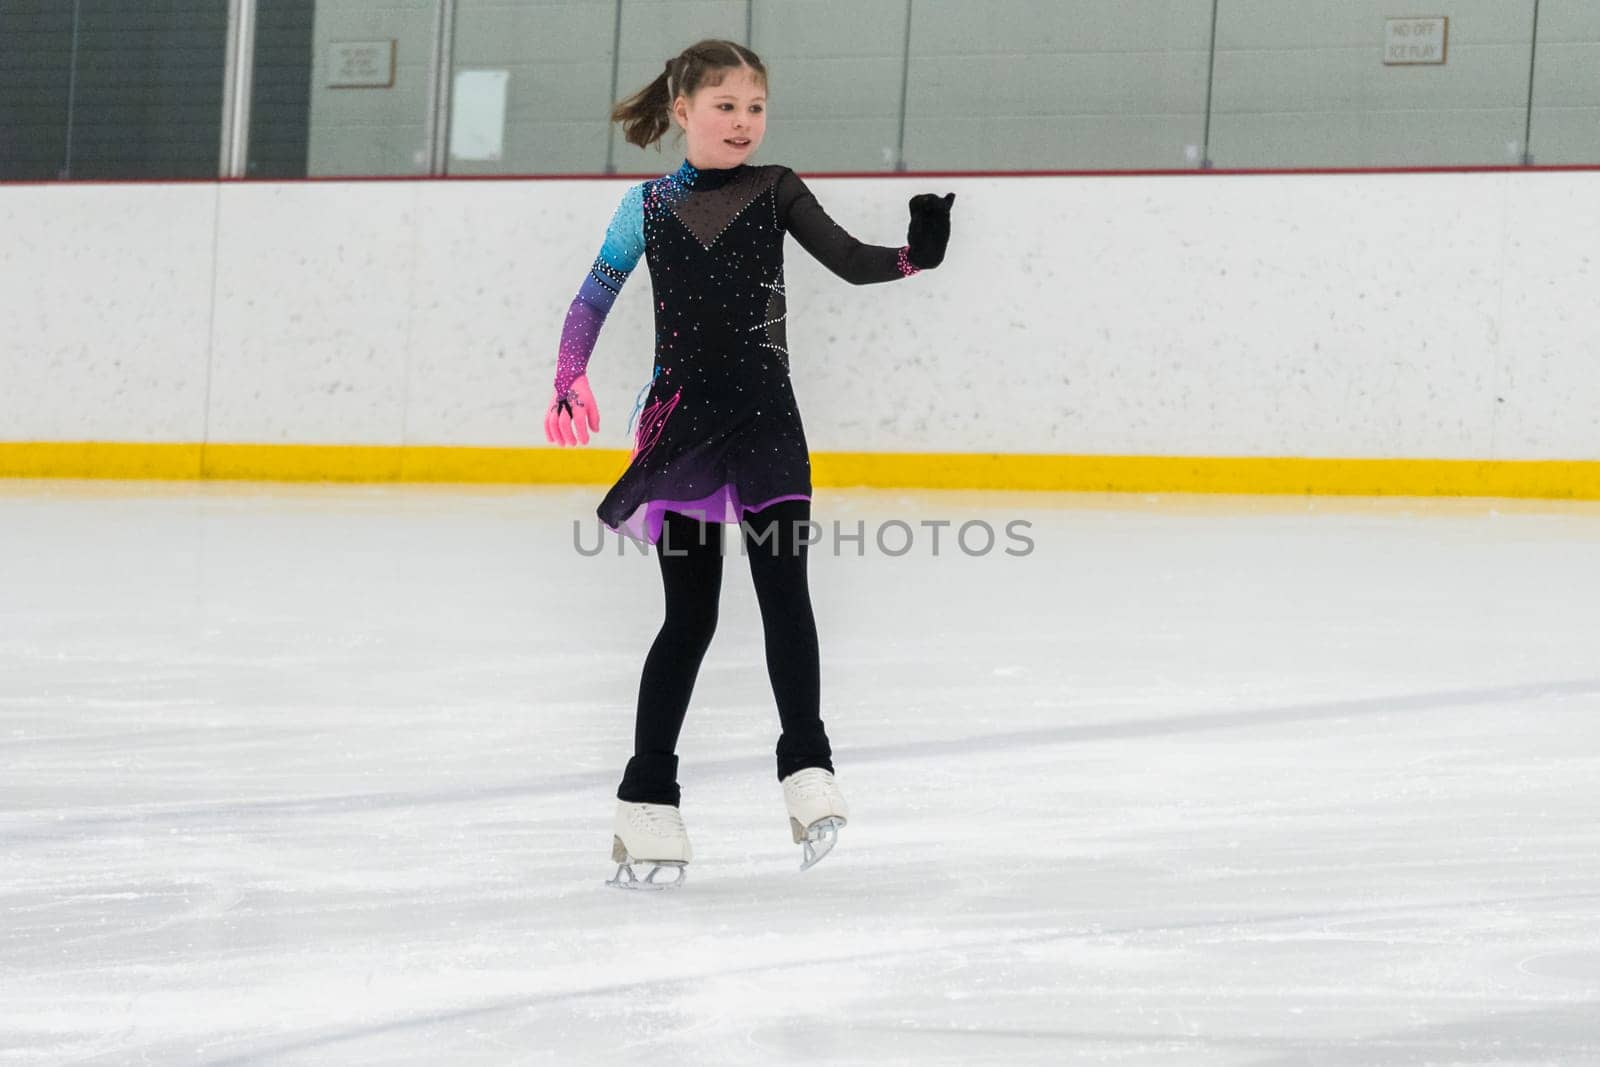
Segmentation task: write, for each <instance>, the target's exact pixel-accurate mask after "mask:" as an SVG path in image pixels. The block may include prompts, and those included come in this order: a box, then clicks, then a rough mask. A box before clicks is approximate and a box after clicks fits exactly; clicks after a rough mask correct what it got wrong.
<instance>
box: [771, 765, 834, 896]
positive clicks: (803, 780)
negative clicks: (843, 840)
mask: <svg viewBox="0 0 1600 1067" xmlns="http://www.w3.org/2000/svg"><path fill="white" fill-rule="evenodd" d="M783 800H784V803H785V804H787V805H788V806H789V829H790V831H791V832H792V833H793V834H794V843H795V844H797V845H799V846H800V849H801V853H800V854H801V860H800V869H801V870H802V871H804V870H809V869H810V868H811V867H813V866H815V865H816V863H817V861H818V860H820V859H822V857H824V856H826V855H827V854H828V853H829V852H832V851H833V846H834V845H835V844H836V843H837V842H838V840H839V827H841V826H843V825H844V824H845V822H846V820H847V819H848V818H849V816H850V811H849V809H848V808H846V807H845V803H844V794H842V793H840V792H839V783H838V782H836V781H834V778H833V772H832V771H829V770H824V769H823V768H821V767H806V768H804V769H802V770H798V771H795V772H794V773H793V774H791V775H789V777H787V778H785V779H784V780H783Z"/></svg>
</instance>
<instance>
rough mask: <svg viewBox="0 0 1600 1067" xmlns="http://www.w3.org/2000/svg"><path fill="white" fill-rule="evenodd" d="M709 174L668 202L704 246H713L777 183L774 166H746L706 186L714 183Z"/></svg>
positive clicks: (670, 198) (673, 211) (674, 212)
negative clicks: (745, 210)
mask: <svg viewBox="0 0 1600 1067" xmlns="http://www.w3.org/2000/svg"><path fill="white" fill-rule="evenodd" d="M707 178H708V176H707V175H704V174H703V175H702V178H701V181H700V182H698V183H696V185H695V186H694V187H693V188H691V189H687V190H684V191H682V192H679V193H678V195H676V196H672V197H669V198H668V201H667V203H668V206H669V207H670V208H671V210H672V213H673V214H674V215H676V216H677V217H678V220H679V221H680V222H682V223H683V225H684V226H685V228H687V229H688V231H689V232H690V233H692V234H694V237H695V240H697V241H699V242H700V245H701V247H703V248H706V249H709V248H710V247H711V246H712V245H713V244H715V243H716V241H717V238H718V237H720V236H722V232H723V231H724V230H726V229H727V228H728V227H729V226H730V225H731V224H732V223H733V220H734V219H736V218H738V217H739V215H740V213H742V212H743V211H744V209H745V208H747V207H749V206H750V205H751V204H753V203H754V202H755V200H756V198H757V197H759V196H760V195H761V194H762V193H764V192H766V190H768V189H770V188H771V187H772V186H773V184H774V183H775V182H776V181H777V174H776V173H775V172H774V169H771V168H765V167H763V168H754V167H743V168H740V169H739V170H738V171H736V172H734V174H733V176H732V177H730V178H728V179H727V180H726V181H724V182H722V183H721V184H720V185H716V186H715V187H714V188H705V187H704V186H705V185H708V184H710V182H709V181H708V180H707Z"/></svg>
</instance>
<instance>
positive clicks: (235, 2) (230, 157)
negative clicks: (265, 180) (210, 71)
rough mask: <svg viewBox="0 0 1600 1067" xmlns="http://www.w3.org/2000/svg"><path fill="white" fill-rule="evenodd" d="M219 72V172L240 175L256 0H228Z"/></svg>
mask: <svg viewBox="0 0 1600 1067" xmlns="http://www.w3.org/2000/svg"><path fill="white" fill-rule="evenodd" d="M227 32H228V36H227V48H226V52H225V58H224V61H223V73H222V153H221V155H222V158H221V160H220V163H219V166H218V168H217V169H218V173H219V174H220V175H221V176H222V177H224V178H243V177H244V176H245V175H246V173H247V172H248V170H249V167H250V91H251V87H252V85H253V84H254V81H255V65H256V64H255V53H256V0H228V31H227Z"/></svg>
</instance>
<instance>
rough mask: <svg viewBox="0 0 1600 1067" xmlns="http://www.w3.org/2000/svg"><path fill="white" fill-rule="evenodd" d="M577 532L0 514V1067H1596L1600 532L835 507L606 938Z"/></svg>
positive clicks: (1106, 503) (632, 607)
mask: <svg viewBox="0 0 1600 1067" xmlns="http://www.w3.org/2000/svg"><path fill="white" fill-rule="evenodd" d="M601 491H602V490H596V489H594V488H589V487H577V488H574V487H558V488H524V487H496V488H461V487H418V486H292V485H276V486H274V485H252V484H228V483H172V484H165V483H140V482H127V483H117V482H108V483H96V482H86V481H85V482H79V481H63V482H51V481H9V482H0V530H3V531H4V538H5V543H4V551H3V552H0V920H3V923H0V994H3V995H0V1064H6V1065H11V1064H159V1065H175V1064H215V1065H222V1064H291V1065H300V1064H339V1065H346V1067H348V1065H367V1064H384V1065H392V1064H430V1065H435V1064H575V1063H606V1064H618V1063H626V1062H634V1061H640V1062H652V1063H682V1064H696V1065H702V1064H707V1065H710V1064H741V1065H743V1064H771V1063H780V1064H782V1063H807V1064H819V1063H826V1064H869V1063H908V1064H912V1063H914V1064H919V1065H957V1064H961V1065H966V1064H988V1063H993V1064H1063V1063H1111V1064H1181V1065H1185V1067H1190V1065H1193V1067H1205V1065H1235V1064H1237V1065H1253V1067H1269V1065H1272V1067H1277V1065H1285V1067H1286V1065H1297V1064H1328V1065H1348V1067H1369V1065H1375V1064H1419V1065H1420V1064H1559V1065H1562V1067H1570V1065H1575V1064H1600V823H1597V816H1600V610H1597V605H1600V506H1596V505H1593V504H1559V503H1513V502H1504V501H1500V502H1495V501H1416V500H1393V501H1366V500H1334V499H1326V498H1324V499H1317V500H1305V499H1298V498H1296V499H1243V498H1226V497H1218V498H1201V497H1178V496H1169V497H1160V498H1152V497H1141V496H1066V495H1062V496H1056V495H1049V494H1015V495H1010V494H1007V495H996V494H977V493H906V492H868V491H840V490H823V491H821V492H820V493H819V496H818V503H817V510H816V518H817V519H818V520H819V522H820V523H821V524H822V534H823V543H822V544H821V545H819V546H818V548H816V549H814V550H813V556H812V564H811V574H812V593H813V598H814V601H815V604H816V610H817V616H818V622H819V625H820V633H821V644H822V652H823V702H824V717H825V719H826V721H827V723H828V725H829V729H830V732H831V733H832V735H833V739H834V745H835V750H836V762H837V765H838V768H839V780H840V783H841V785H842V786H843V787H844V789H845V791H846V795H847V796H848V797H849V799H850V803H851V806H852V816H853V818H852V821H851V824H850V826H849V827H847V828H846V829H845V831H844V833H843V835H842V839H841V843H840V845H839V847H838V848H837V849H836V850H835V851H834V853H833V854H832V855H831V856H829V857H828V858H827V859H826V860H824V861H823V863H822V864H821V865H820V866H818V867H816V868H815V869H813V870H810V871H807V872H805V873H804V874H801V873H800V872H799V871H798V870H797V867H798V864H799V850H798V848H797V847H796V846H795V845H794V844H793V843H792V842H791V841H790V839H789V836H788V831H787V825H786V817H785V814H784V810H783V803H782V797H781V791H780V790H779V787H778V784H777V781H776V778H775V774H774V770H773V760H772V746H773V743H774V741H775V739H776V732H777V715H776V711H775V710H774V706H773V700H772V694H771V690H770V688H769V686H768V682H767V678H766V673H765V667H764V664H763V660H762V652H761V649H762V646H761V639H760V627H759V615H758V613H757V610H756V605H755V597H754V593H753V591H752V589H751V585H750V580H749V574H748V570H747V567H746V564H745V561H744V560H742V559H739V558H738V555H737V548H736V547H732V546H731V545H730V548H731V549H732V551H733V553H734V557H733V558H731V559H730V560H729V561H728V567H727V568H726V572H725V576H724V585H723V598H722V616H721V624H720V628H719V631H718V634H717V637H716V640H715V641H714V642H713V644H712V647H711V651H710V654H709V656H708V657H707V660H706V663H705V666H704V668H703V670H702V672H701V676H700V682H699V685H698V687H697V689H696V692H695V701H694V706H693V707H692V708H691V711H690V715H689V720H688V723H687V726H686V728H685V733H684V738H683V744H682V746H681V748H680V754H681V756H682V769H681V774H680V780H681V782H682V785H683V791H684V803H683V812H684V816H685V819H686V821H687V823H688V825H689V830H690V834H691V837H692V840H693V843H694V849H695V862H694V863H693V864H692V866H691V868H690V872H689V878H688V882H687V884H686V885H685V886H684V887H683V888H682V889H681V890H678V891H675V892H668V893H624V892H620V891H617V890H614V889H608V888H606V887H605V886H604V884H603V883H604V881H605V879H606V878H607V877H609V876H610V874H611V873H612V871H613V870H614V866H613V865H612V864H611V863H610V862H609V849H610V835H611V817H612V810H613V805H614V800H613V797H614V790H615V787H616V783H617V780H618V778H619V776H620V774H621V770H622V766H623V763H624V762H625V761H626V759H627V756H628V755H629V753H630V751H631V748H630V746H631V738H632V716H633V707H634V701H635V699H636V695H637V686H638V682H639V672H640V668H641V665H642V663H643V659H644V654H645V651H646V649H647V647H648V645H649V643H650V640H651V638H652V637H653V635H654V633H655V629H656V627H657V625H658V624H659V612H660V608H661V593H660V586H659V580H658V577H657V572H656V564H655V562H654V560H653V559H651V558H648V557H644V556H641V555H638V554H637V553H636V552H634V551H633V550H631V549H630V550H628V554H626V555H622V556H619V555H618V554H617V553H616V551H615V549H616V547H617V546H618V544H619V543H618V542H617V540H616V539H615V538H614V537H609V535H608V537H609V539H608V540H605V541H601V540H600V538H599V535H598V532H597V528H596V527H595V525H594V519H593V508H594V505H595V504H596V503H597V501H598V498H599V495H600V492H601ZM574 520H577V521H578V522H579V523H580V526H579V527H578V529H577V530H576V531H575V530H574V525H573V524H574ZM1014 520H1020V521H1024V522H1027V523H1029V524H1031V525H1029V526H1028V527H1026V528H1025V534H1026V537H1027V538H1028V539H1029V540H1030V542H1031V545H1032V549H1031V551H1027V550H1026V548H1024V547H1022V546H1021V545H1020V543H1019V542H1016V541H1014V540H1011V539H1008V537H1007V535H1006V532H1005V526H1006V524H1007V523H1009V522H1012V521H1014ZM940 521H948V522H950V523H951V524H952V525H951V526H949V527H940V528H938V529H939V531H940V533H941V535H942V536H941V540H940V545H939V552H938V553H937V554H935V553H934V551H933V548H932V543H931V540H930V535H931V533H932V532H933V530H934V529H935V528H934V527H929V526H923V525H922V524H923V523H924V522H930V523H931V522H940ZM835 522H838V523H839V524H840V527H839V528H840V529H841V530H842V532H844V533H853V532H854V531H855V530H856V525H855V524H856V523H857V522H861V523H863V526H862V530H863V531H864V535H865V536H864V537H863V539H862V542H861V543H859V548H858V543H856V542H851V541H845V542H843V543H842V544H840V545H838V549H839V550H838V551H837V552H836V551H835V544H834V539H833V529H834V528H833V523H835ZM969 522H986V523H988V524H989V526H990V528H992V529H994V530H995V531H996V532H997V534H998V541H997V544H996V546H995V548H994V549H993V550H991V551H989V552H987V553H979V554H975V555H967V554H965V553H964V552H962V551H961V550H960V549H959V548H958V547H956V546H954V544H953V537H954V533H955V530H956V528H957V527H959V526H961V525H962V524H963V523H969ZM895 523H904V524H906V525H905V527H904V528H901V527H900V526H897V525H894V524H895ZM907 532H909V533H911V535H912V537H911V545H910V547H909V550H907V551H905V552H904V554H901V555H890V554H889V553H888V552H886V551H884V550H883V549H882V547H880V545H879V544H877V543H876V541H877V536H878V535H879V534H882V535H883V537H884V544H885V545H886V546H887V548H889V549H891V550H895V551H898V550H899V549H900V548H901V547H902V546H904V545H905V543H906V540H907V538H906V533H907ZM981 533H982V530H981V528H980V527H977V526H973V527H969V538H968V545H969V547H977V548H981V547H982V537H981ZM575 542H576V543H575ZM597 543H599V544H601V545H603V546H604V548H605V551H604V552H603V553H602V554H600V555H597V556H589V555H584V554H583V553H582V552H580V551H579V546H580V545H581V546H582V547H585V548H590V549H592V548H593V546H594V545H595V544H597ZM1006 547H1012V548H1014V549H1016V550H1018V551H1022V552H1025V554H1022V555H1015V556H1011V555H1007V554H1005V551H1004V550H1005V548H1006ZM858 553H859V554H858Z"/></svg>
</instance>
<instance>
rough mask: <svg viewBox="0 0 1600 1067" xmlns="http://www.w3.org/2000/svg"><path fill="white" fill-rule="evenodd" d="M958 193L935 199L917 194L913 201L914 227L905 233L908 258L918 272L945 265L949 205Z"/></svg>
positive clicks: (912, 215) (935, 197) (934, 197)
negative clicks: (941, 264)
mask: <svg viewBox="0 0 1600 1067" xmlns="http://www.w3.org/2000/svg"><path fill="white" fill-rule="evenodd" d="M955 202H956V194H955V193H946V194H945V195H943V196H935V195H934V194H932V193H918V194H917V195H916V196H913V197H912V198H911V228H910V229H908V230H907V231H906V244H907V246H908V248H907V251H906V258H907V259H909V260H911V265H912V266H913V267H916V268H917V269H918V270H926V269H928V268H929V267H937V266H938V265H939V264H940V263H943V262H944V248H945V245H947V244H949V243H950V205H951V204H954V203H955Z"/></svg>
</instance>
